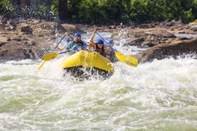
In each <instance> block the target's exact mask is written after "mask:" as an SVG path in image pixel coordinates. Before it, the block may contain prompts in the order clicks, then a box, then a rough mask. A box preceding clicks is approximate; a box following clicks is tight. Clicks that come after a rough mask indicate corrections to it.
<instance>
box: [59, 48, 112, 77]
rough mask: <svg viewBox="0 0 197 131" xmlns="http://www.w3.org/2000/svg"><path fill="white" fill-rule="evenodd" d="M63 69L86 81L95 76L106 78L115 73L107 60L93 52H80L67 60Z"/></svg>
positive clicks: (63, 64) (62, 65)
mask: <svg viewBox="0 0 197 131" xmlns="http://www.w3.org/2000/svg"><path fill="white" fill-rule="evenodd" d="M61 68H63V69H65V70H66V71H67V72H69V73H70V74H71V75H73V76H74V77H80V78H86V79H88V78H89V77H92V76H93V75H96V76H97V77H98V75H99V76H102V77H104V78H105V77H108V76H110V75H112V74H113V72H114V68H113V66H112V64H111V62H110V61H109V60H108V59H107V58H105V57H103V56H101V55H100V54H98V53H96V52H91V51H79V52H77V53H75V54H73V55H71V56H69V57H67V58H65V59H64V60H63V61H62V63H61Z"/></svg>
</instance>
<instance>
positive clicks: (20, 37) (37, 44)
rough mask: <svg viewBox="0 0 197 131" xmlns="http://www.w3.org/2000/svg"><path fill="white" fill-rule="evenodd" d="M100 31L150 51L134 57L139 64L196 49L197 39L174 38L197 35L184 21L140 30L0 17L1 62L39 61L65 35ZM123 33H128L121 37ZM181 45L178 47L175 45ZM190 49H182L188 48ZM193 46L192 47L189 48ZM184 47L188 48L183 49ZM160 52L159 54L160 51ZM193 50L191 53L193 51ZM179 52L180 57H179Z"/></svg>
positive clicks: (168, 22) (160, 24)
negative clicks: (178, 35)
mask: <svg viewBox="0 0 197 131" xmlns="http://www.w3.org/2000/svg"><path fill="white" fill-rule="evenodd" d="M95 29H97V30H98V31H100V32H110V33H112V37H111V39H114V40H120V39H121V38H126V39H127V41H126V42H125V43H121V44H122V46H126V47H127V48H129V47H130V46H137V47H138V48H147V50H145V51H142V52H140V53H139V54H137V55H135V56H136V57H137V58H138V59H139V61H140V62H145V61H151V60H152V59H155V58H156V59H157V58H160V59H161V58H163V57H161V55H159V54H158V53H157V54H158V55H157V56H155V55H154V52H155V51H156V50H157V51H156V52H160V51H161V52H162V50H163V49H164V48H173V50H171V52H174V53H171V54H170V53H169V52H168V51H165V52H166V53H164V54H162V53H161V54H162V55H164V56H165V55H169V54H170V55H180V54H181V53H187V52H190V51H193V52H194V53H196V54H197V52H196V51H195V50H193V49H195V48H196V45H195V44H192V43H194V42H195V41H196V38H186V37H177V36H175V34H193V35H197V24H195V23H189V24H183V23H182V22H181V21H173V20H172V21H164V22H160V23H151V24H142V25H137V26H127V25H110V26H96V25H87V24H76V25H72V24H67V23H62V24H59V23H56V22H51V21H41V20H38V19H27V20H9V19H5V18H3V17H1V16H0V58H1V59H2V60H5V61H6V60H23V59H33V60H36V59H39V58H42V56H43V55H44V54H45V53H46V52H49V51H50V50H51V48H52V47H51V43H54V42H55V41H56V40H57V39H58V38H59V37H61V36H62V35H63V34H64V33H65V32H69V33H73V34H74V33H75V32H80V33H85V32H93V31H94V30H95ZM121 30H126V33H122V34H120V32H121ZM174 43H179V44H174ZM186 43H187V48H186V49H183V48H180V47H179V46H180V45H182V46H183V45H185V44H186ZM190 46H191V47H190ZM184 47H185V46H184ZM158 49H159V50H160V51H159V50H158ZM191 49H192V50H191ZM176 50H179V51H180V53H179V54H177V53H176V52H177V51H176Z"/></svg>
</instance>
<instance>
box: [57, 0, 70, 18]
mask: <svg viewBox="0 0 197 131" xmlns="http://www.w3.org/2000/svg"><path fill="white" fill-rule="evenodd" d="M58 15H59V18H60V20H68V0H59V7H58Z"/></svg>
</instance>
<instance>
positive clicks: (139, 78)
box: [0, 46, 197, 131]
mask: <svg viewBox="0 0 197 131" xmlns="http://www.w3.org/2000/svg"><path fill="white" fill-rule="evenodd" d="M117 48H118V49H119V50H120V51H124V48H121V47H118V46H117ZM133 49H135V47H133ZM133 49H132V48H131V50H133ZM124 53H126V51H124ZM62 56H63V55H62ZM62 56H59V57H58V58H56V59H54V60H51V61H47V62H46V64H45V65H44V66H43V68H42V69H41V70H40V71H37V70H36V69H37V67H38V66H39V64H40V63H41V60H38V61H33V60H23V61H9V62H4V63H1V64H0V94H1V95H0V130H2V131H11V130H14V131H15V130H16V131H68V130H76V131H83V130H84V131H86V130H89V131H96V130H99V131H100V130H102V131H197V113H196V112H197V60H196V59H194V58H193V57H190V56H188V57H186V58H184V59H183V58H180V59H177V60H175V59H173V58H169V59H164V60H154V61H153V62H147V63H143V64H139V65H138V67H131V66H129V65H127V64H125V63H120V62H117V63H114V64H113V66H114V68H115V73H114V74H113V75H112V76H111V77H110V78H108V79H105V80H99V79H95V78H92V79H91V80H88V81H75V80H73V79H70V75H69V74H67V75H66V76H65V77H63V71H62V69H61V68H60V66H59V65H60V64H61V61H62V59H63V57H62ZM65 57H66V56H65Z"/></svg>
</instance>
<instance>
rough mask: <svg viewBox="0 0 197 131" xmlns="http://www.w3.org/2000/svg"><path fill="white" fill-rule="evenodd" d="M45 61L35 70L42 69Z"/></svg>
mask: <svg viewBox="0 0 197 131" xmlns="http://www.w3.org/2000/svg"><path fill="white" fill-rule="evenodd" d="M45 62H46V61H45V60H44V61H42V63H41V64H40V65H39V67H38V68H37V70H38V71H39V70H40V69H41V68H42V67H43V65H44V64H45Z"/></svg>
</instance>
